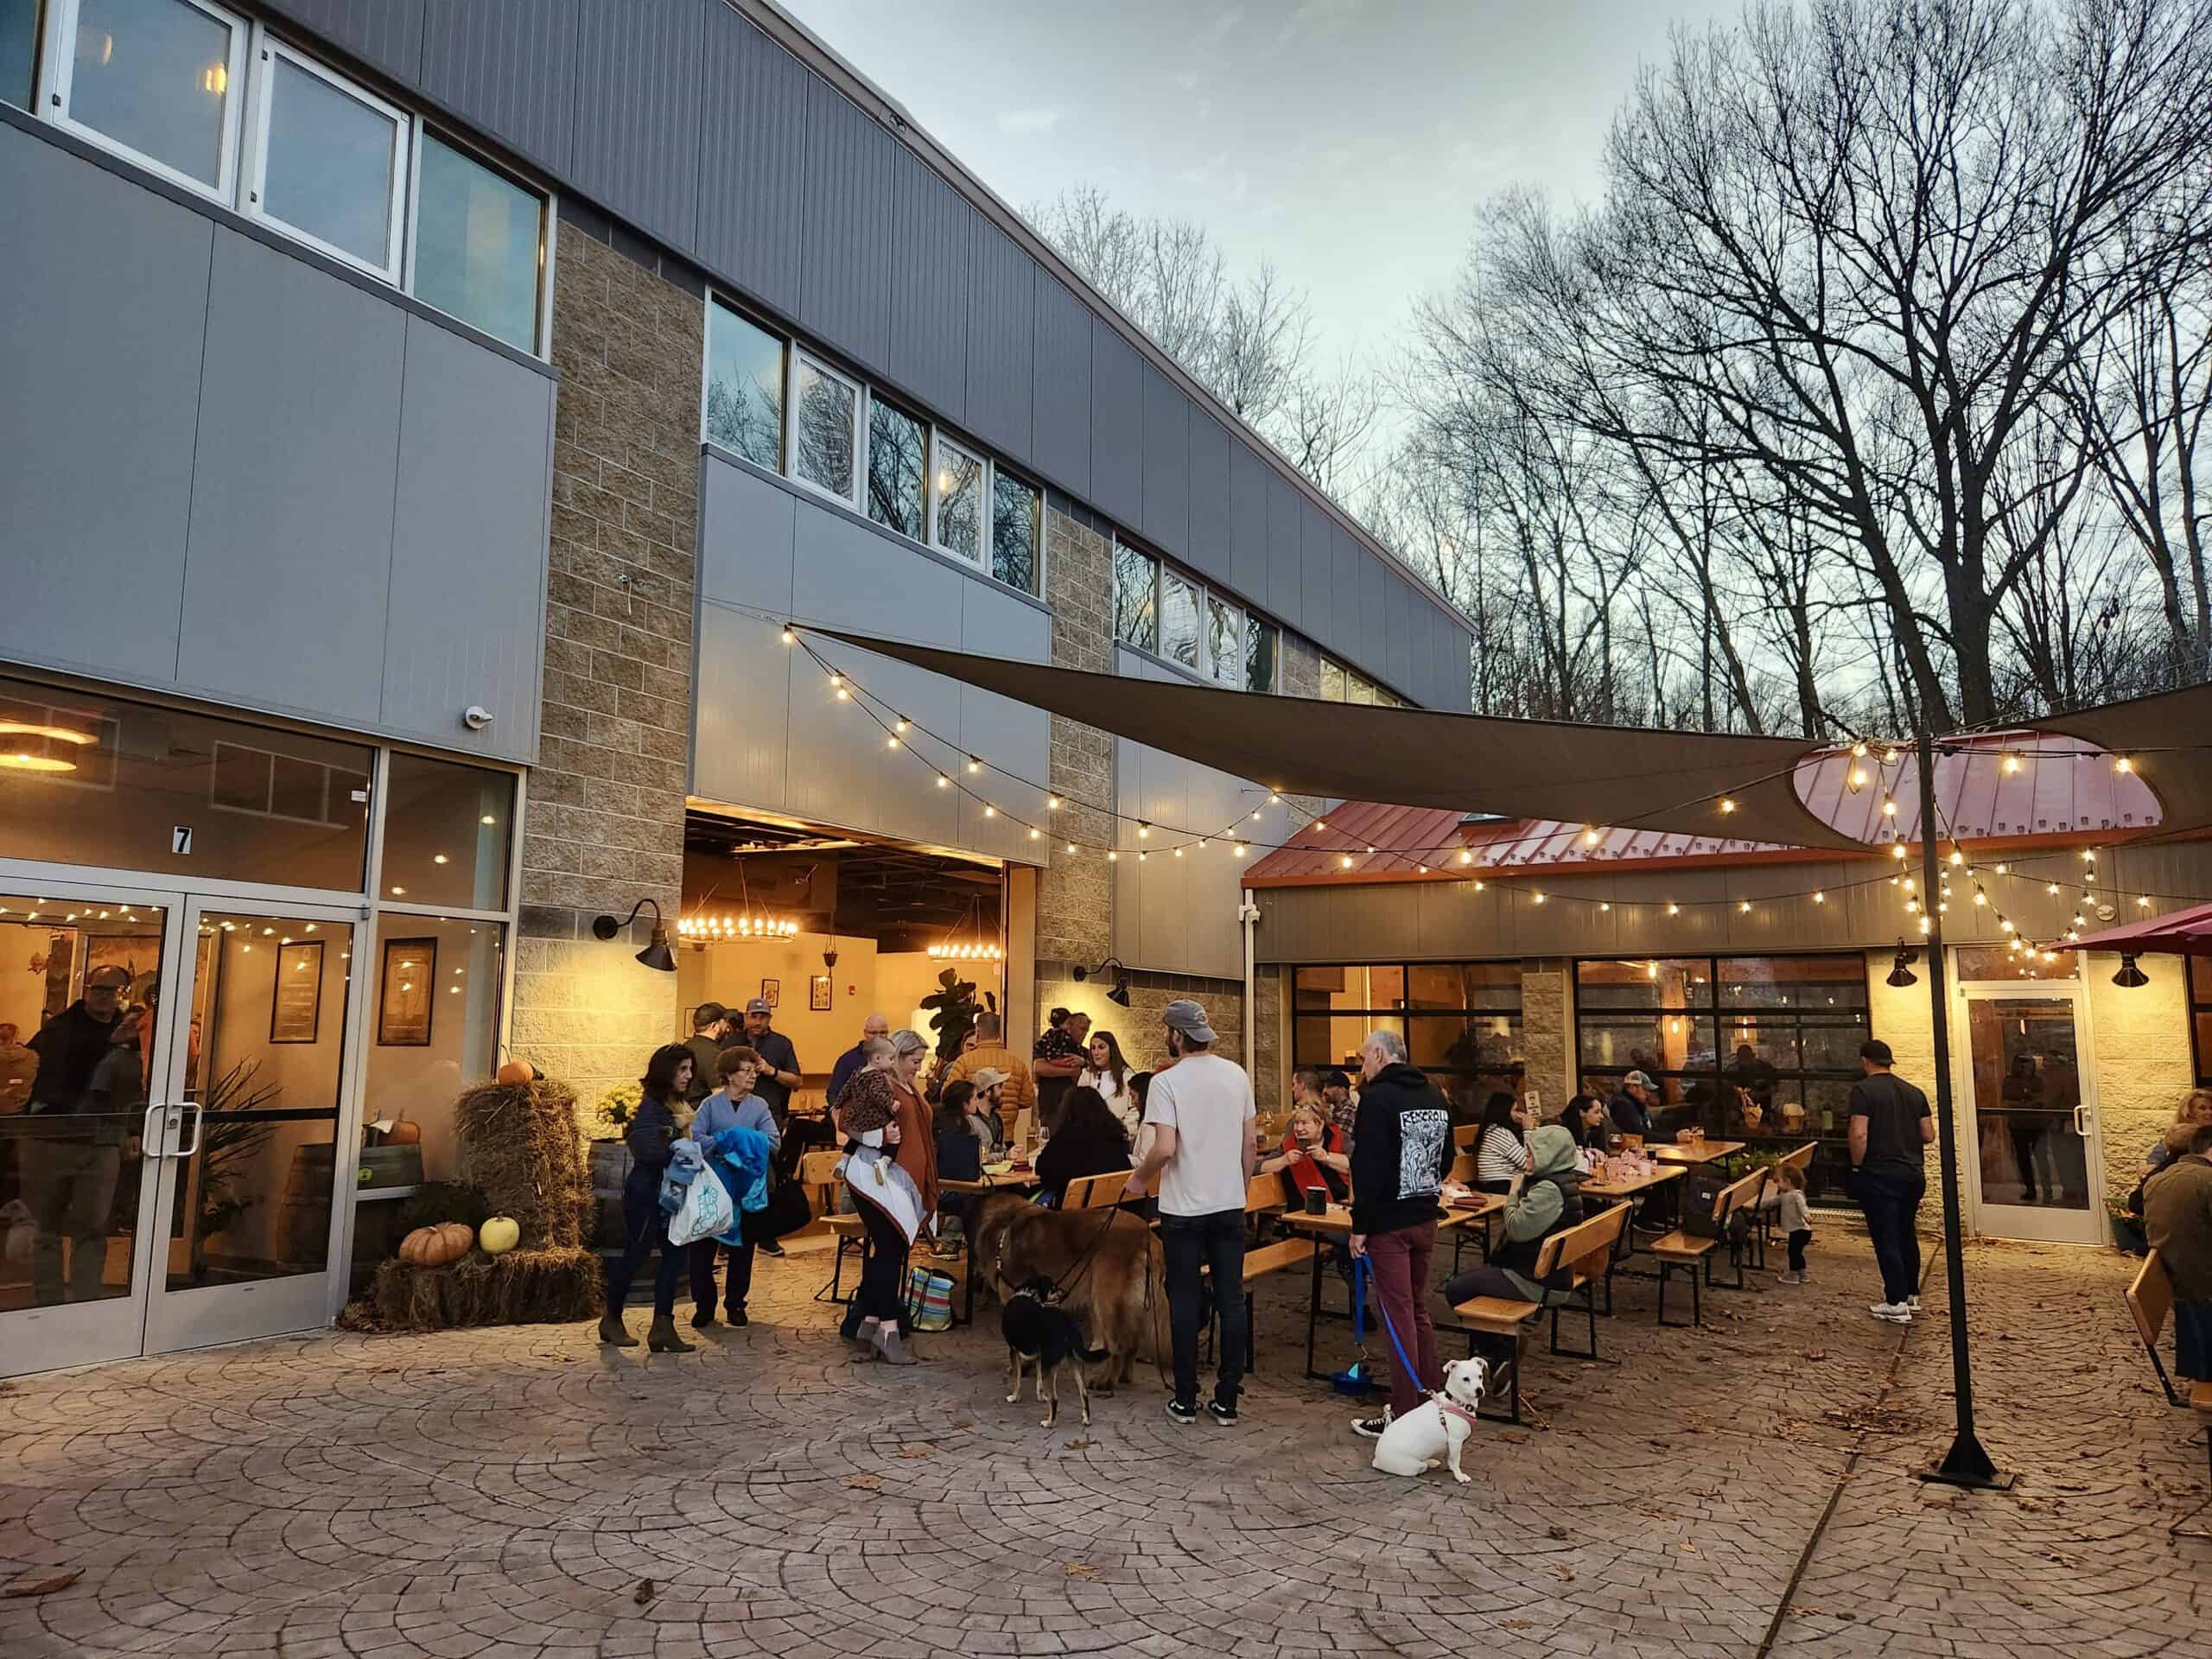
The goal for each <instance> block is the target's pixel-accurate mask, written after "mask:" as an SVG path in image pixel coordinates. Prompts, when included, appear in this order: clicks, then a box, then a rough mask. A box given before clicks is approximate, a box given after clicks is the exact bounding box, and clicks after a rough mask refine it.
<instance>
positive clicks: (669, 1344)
mask: <svg viewBox="0 0 2212 1659" xmlns="http://www.w3.org/2000/svg"><path fill="white" fill-rule="evenodd" d="M694 1345H695V1344H691V1343H688V1342H686V1341H684V1340H683V1338H681V1337H679V1336H677V1334H676V1320H675V1319H674V1318H673V1317H672V1316H671V1315H670V1314H666V1313H656V1314H654V1315H653V1325H652V1330H650V1331H648V1332H645V1349H646V1351H647V1352H649V1353H655V1354H688V1353H690V1351H691V1350H692V1348H693V1346H694Z"/></svg>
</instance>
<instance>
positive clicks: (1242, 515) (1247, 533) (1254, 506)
mask: <svg viewBox="0 0 2212 1659" xmlns="http://www.w3.org/2000/svg"><path fill="white" fill-rule="evenodd" d="M1268 476H1269V474H1268V464H1267V463H1266V462H1265V461H1262V460H1261V459H1260V458H1259V456H1257V455H1255V454H1253V453H1252V450H1251V447H1250V446H1249V444H1247V443H1245V442H1243V440H1242V439H1240V438H1230V439H1229V543H1228V545H1229V559H1228V562H1229V585H1230V587H1231V588H1235V589H1236V591H1237V592H1238V593H1240V594H1243V595H1244V597H1245V598H1246V599H1249V601H1252V603H1253V604H1255V605H1258V606H1262V607H1269V608H1272V606H1271V603H1270V601H1269V600H1268Z"/></svg>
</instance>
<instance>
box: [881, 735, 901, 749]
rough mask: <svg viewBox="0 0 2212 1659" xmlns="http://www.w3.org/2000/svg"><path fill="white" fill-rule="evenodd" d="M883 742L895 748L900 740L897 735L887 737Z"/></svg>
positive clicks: (886, 745)
mask: <svg viewBox="0 0 2212 1659" xmlns="http://www.w3.org/2000/svg"><path fill="white" fill-rule="evenodd" d="M883 744H884V747H886V748H891V749H895V748H897V747H899V740H898V739H897V738H895V737H887V738H885V739H884V740H883Z"/></svg>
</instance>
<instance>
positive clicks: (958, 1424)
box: [952, 1417, 968, 1428]
mask: <svg viewBox="0 0 2212 1659" xmlns="http://www.w3.org/2000/svg"><path fill="white" fill-rule="evenodd" d="M952 1427H955V1428H965V1427H968V1420H967V1419H966V1418H965V1417H956V1418H954V1419H953V1420H952Z"/></svg>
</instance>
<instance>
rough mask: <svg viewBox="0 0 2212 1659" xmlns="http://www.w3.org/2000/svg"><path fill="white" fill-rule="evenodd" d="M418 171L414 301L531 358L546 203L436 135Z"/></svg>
mask: <svg viewBox="0 0 2212 1659" xmlns="http://www.w3.org/2000/svg"><path fill="white" fill-rule="evenodd" d="M544 269H545V198H544V197H543V196H542V195H540V194H537V192H536V191H535V190H526V189H524V188H523V187H522V186H520V185H518V184H517V183H515V182H514V181H512V180H511V179H509V178H507V177H506V176H505V175H503V174H499V173H495V172H493V170H492V169H491V168H488V167H486V166H485V165H484V163H483V162H480V161H478V160H477V159H476V158H475V157H474V156H471V155H469V154H468V153H467V151H466V150H461V149H454V147H453V146H452V145H451V144H448V143H446V142H445V141H444V140H443V139H442V138H440V137H438V136H437V135H436V134H435V133H431V132H425V133H424V134H423V137H422V143H421V146H420V154H419V155H418V156H417V158H416V194H415V247H414V254H413V258H412V270H413V284H412V285H413V288H414V290H415V297H416V298H417V299H419V300H421V301H422V302H423V303H424V304H426V305H435V307H437V308H438V309H439V310H441V311H442V312H444V313H446V315H448V316H454V317H458V318H460V319H461V321H463V322H465V323H467V324H468V325H470V326H471V327H476V328H481V329H482V330H483V331H484V332H485V333H486V334H489V335H491V336H492V338H493V339H494V340H505V342H506V343H507V344H508V345H510V346H513V347H514V348H515V349H516V350H517V351H518V352H534V351H536V350H537V314H538V307H539V296H540V294H541V291H542V289H543V282H542V280H541V278H542V276H543V271H544ZM778 378H779V380H780V379H781V373H780V371H779V375H778ZM772 453H773V452H771V455H772ZM769 464H770V465H773V464H774V461H773V460H772V459H771V461H770V463H769Z"/></svg>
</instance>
